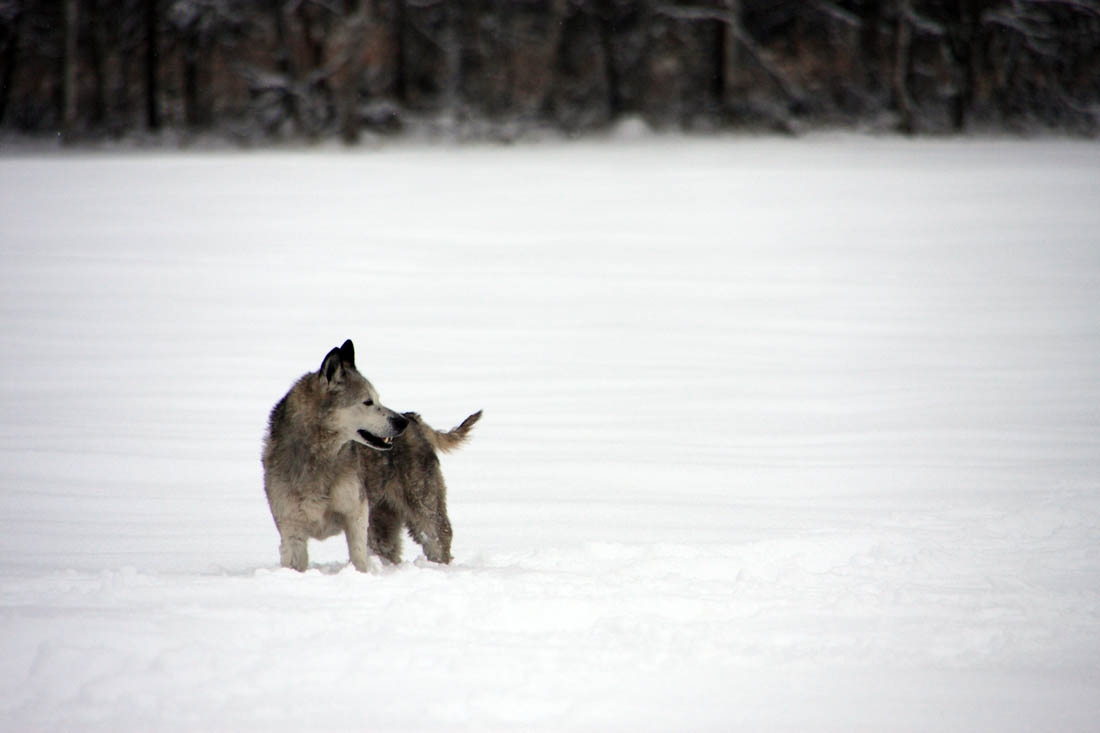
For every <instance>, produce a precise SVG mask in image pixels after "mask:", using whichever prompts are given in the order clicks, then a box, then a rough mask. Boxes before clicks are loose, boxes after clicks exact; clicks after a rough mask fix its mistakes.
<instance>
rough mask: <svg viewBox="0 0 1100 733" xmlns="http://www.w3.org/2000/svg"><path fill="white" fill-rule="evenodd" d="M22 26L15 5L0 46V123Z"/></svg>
mask: <svg viewBox="0 0 1100 733" xmlns="http://www.w3.org/2000/svg"><path fill="white" fill-rule="evenodd" d="M22 26H23V9H22V6H21V5H17V6H16V9H15V16H14V17H13V18H12V20H11V26H10V28H9V29H8V33H7V37H6V38H4V43H3V46H2V47H0V125H2V124H3V123H4V113H5V112H7V109H8V99H9V98H10V96H11V84H12V79H13V78H14V77H15V65H16V63H17V62H18V60H19V53H18V51H19V36H20V31H21V30H22Z"/></svg>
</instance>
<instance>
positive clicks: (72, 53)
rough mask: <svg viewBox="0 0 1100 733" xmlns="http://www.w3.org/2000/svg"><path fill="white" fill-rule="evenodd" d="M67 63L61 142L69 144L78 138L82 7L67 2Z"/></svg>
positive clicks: (72, 2) (70, 0)
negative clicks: (77, 113) (78, 42)
mask: <svg viewBox="0 0 1100 733" xmlns="http://www.w3.org/2000/svg"><path fill="white" fill-rule="evenodd" d="M64 10H65V61H64V65H63V67H62V72H61V141H62V142H64V143H66V144H69V143H72V142H73V140H74V139H75V137H76V95H77V66H78V59H77V39H78V35H79V23H80V5H79V3H78V2H77V0H65V6H64Z"/></svg>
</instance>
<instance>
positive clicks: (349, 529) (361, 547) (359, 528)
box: [344, 513, 367, 573]
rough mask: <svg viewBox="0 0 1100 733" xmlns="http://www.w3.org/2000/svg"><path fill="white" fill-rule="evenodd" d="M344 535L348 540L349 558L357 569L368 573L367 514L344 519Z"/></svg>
mask: <svg viewBox="0 0 1100 733" xmlns="http://www.w3.org/2000/svg"><path fill="white" fill-rule="evenodd" d="M344 534H345V535H346V536H347V538H348V557H349V558H350V560H351V564H352V565H354V566H355V569H356V570H358V571H359V572H361V573H365V572H367V517H366V514H365V513H364V514H359V515H355V516H349V517H346V518H345V519H344Z"/></svg>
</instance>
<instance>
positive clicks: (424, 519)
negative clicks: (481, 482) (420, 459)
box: [405, 473, 452, 565]
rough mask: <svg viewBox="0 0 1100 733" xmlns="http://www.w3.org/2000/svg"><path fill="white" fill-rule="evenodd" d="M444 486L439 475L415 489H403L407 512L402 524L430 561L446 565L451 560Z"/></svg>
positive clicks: (449, 524) (449, 525) (449, 532)
mask: <svg viewBox="0 0 1100 733" xmlns="http://www.w3.org/2000/svg"><path fill="white" fill-rule="evenodd" d="M445 496H446V488H445V487H444V485H443V477H442V476H440V475H438V473H436V475H434V476H431V477H430V478H429V479H428V480H427V481H425V482H424V483H423V484H422V485H421V486H420V488H419V490H418V491H406V492H405V502H406V504H407V506H408V512H407V514H406V517H405V523H406V524H407V525H408V528H409V536H410V537H412V538H413V540H415V541H416V543H417V544H419V545H420V546H421V547H422V548H423V549H424V555H425V557H427V558H428V559H429V560H431V561H432V562H438V563H442V564H444V565H446V564H447V563H449V562H450V561H451V535H452V532H451V521H450V520H449V519H448V518H447V500H446V498H445Z"/></svg>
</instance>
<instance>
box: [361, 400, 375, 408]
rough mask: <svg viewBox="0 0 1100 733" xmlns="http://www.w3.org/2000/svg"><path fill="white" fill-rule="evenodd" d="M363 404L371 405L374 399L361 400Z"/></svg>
mask: <svg viewBox="0 0 1100 733" xmlns="http://www.w3.org/2000/svg"><path fill="white" fill-rule="evenodd" d="M363 404H364V405H366V406H367V407H370V406H371V405H373V404H374V400H366V401H365V402H363Z"/></svg>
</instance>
